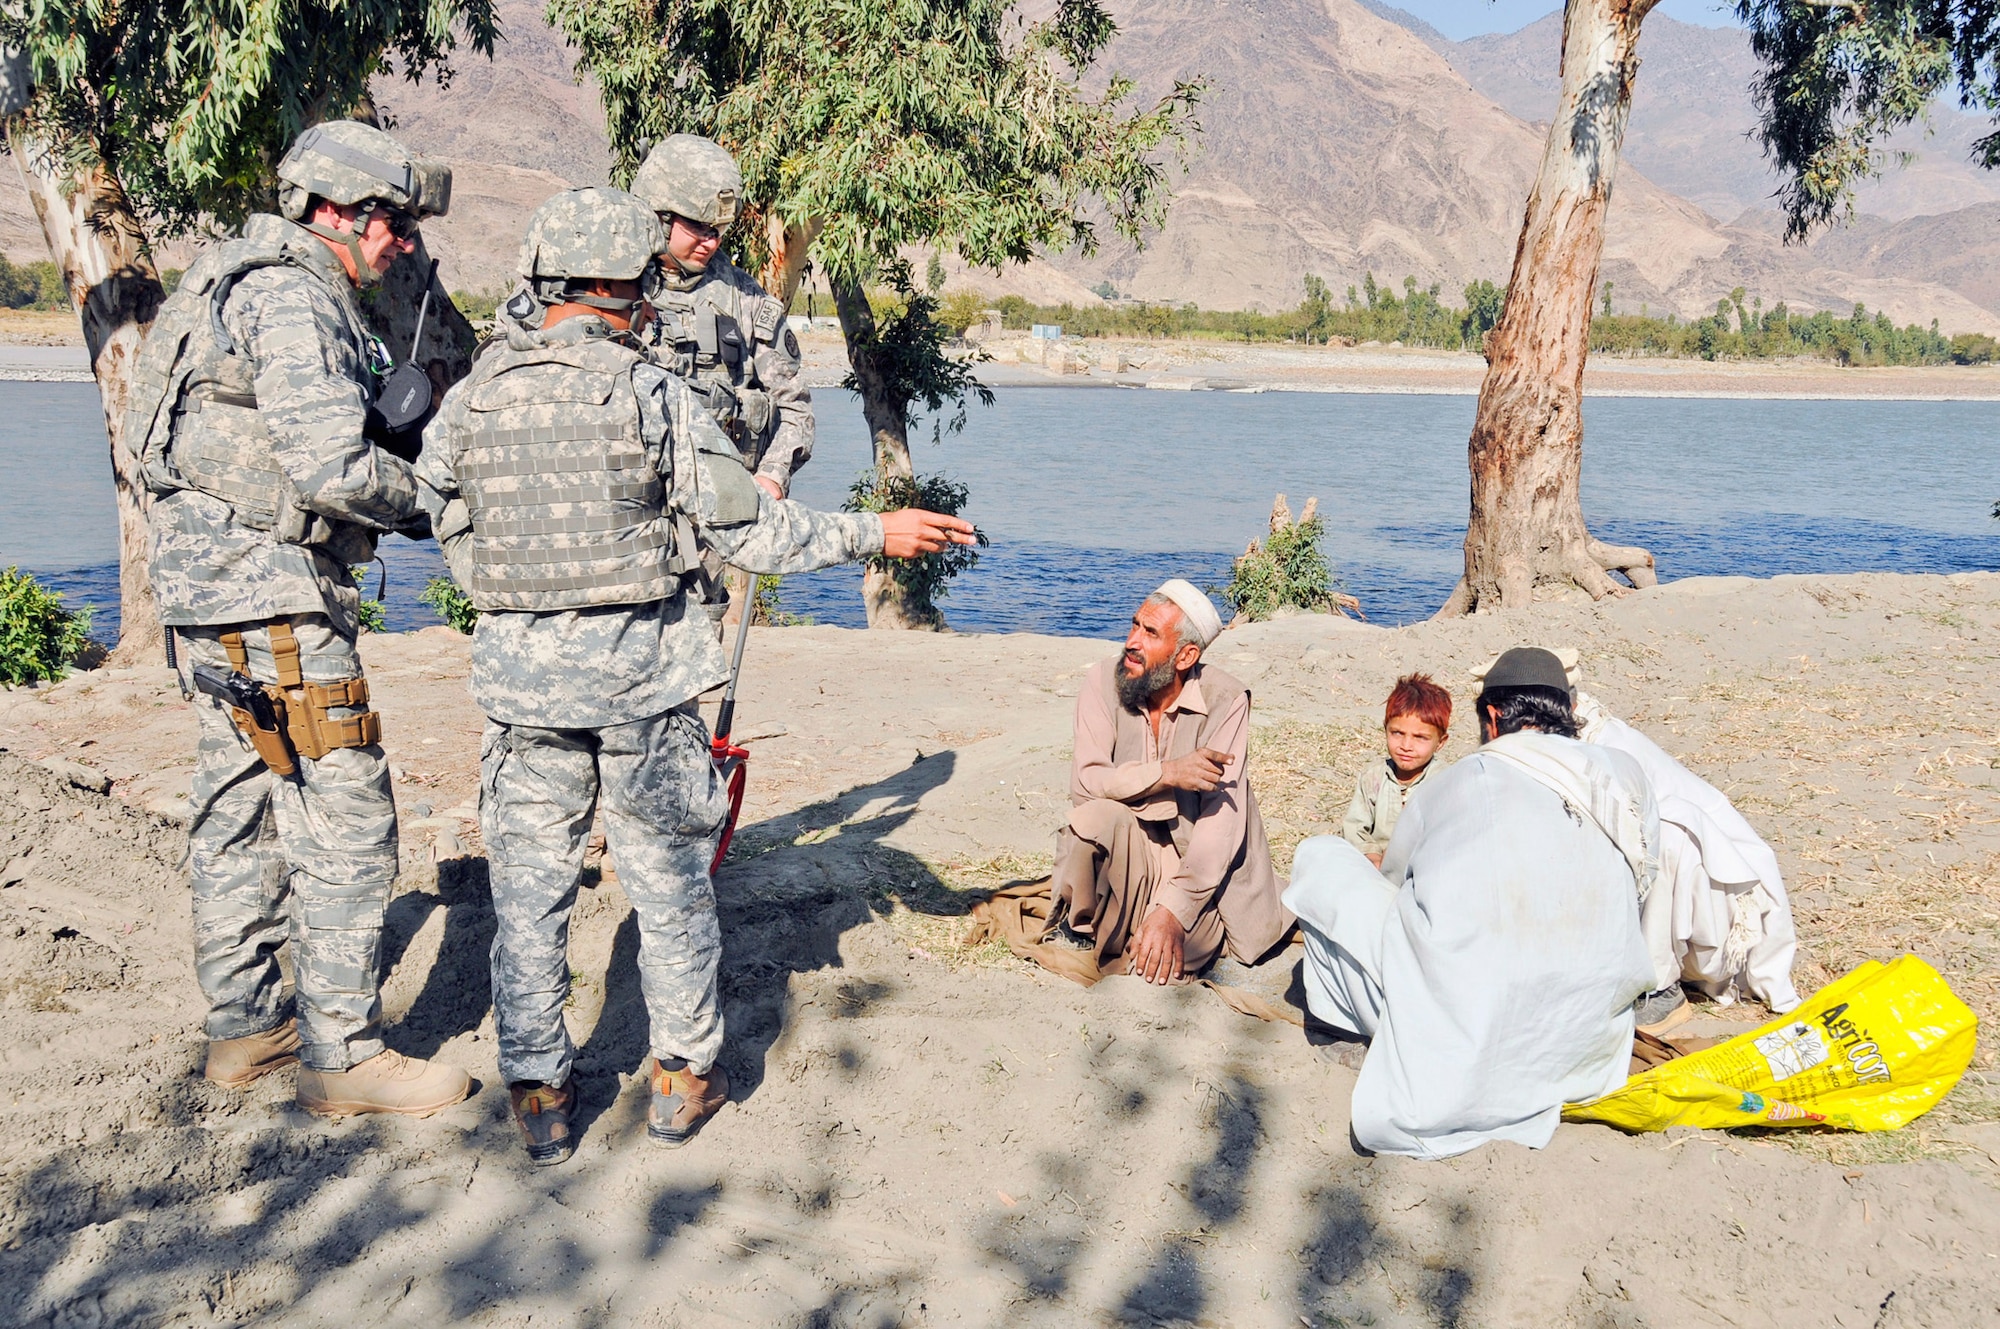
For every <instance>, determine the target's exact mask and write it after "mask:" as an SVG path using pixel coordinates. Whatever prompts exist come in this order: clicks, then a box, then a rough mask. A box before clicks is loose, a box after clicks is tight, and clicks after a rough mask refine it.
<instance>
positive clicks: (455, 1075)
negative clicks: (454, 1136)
mask: <svg viewBox="0 0 2000 1329" xmlns="http://www.w3.org/2000/svg"><path fill="white" fill-rule="evenodd" d="M471 1092H472V1077H471V1076H469V1075H467V1074H466V1073H465V1072H464V1071H462V1070H460V1069H459V1068H458V1067H456V1066H447V1065H445V1064H444V1063H443V1062H438V1061H424V1060H422V1059H420V1058H417V1057H406V1056H404V1055H403V1054H402V1053H400V1052H397V1051H395V1050H394V1049H391V1048H384V1049H383V1050H382V1051H380V1052H378V1053H376V1054H375V1055H374V1056H372V1057H370V1058H369V1059H368V1060H366V1061H364V1062H362V1063H360V1064H359V1065H357V1066H350V1067H348V1068H347V1069H346V1070H344V1071H316V1070H314V1069H313V1068H312V1067H310V1066H301V1067H299V1106H300V1107H302V1108H304V1109H305V1110H306V1111H308V1112H310V1113H313V1114H314V1115H315V1116H321V1117H358V1116H360V1115H361V1114H362V1113H364V1112H396V1113H401V1114H403V1115H404V1116H410V1117H428V1116H429V1115H430V1114H431V1113H433V1112H438V1111H441V1110H442V1109H444V1108H448V1107H450V1106H451V1105H452V1104H453V1103H457V1102H460V1101H461V1100H463V1099H464V1098H465V1096H466V1095H467V1094H469V1093H471Z"/></svg>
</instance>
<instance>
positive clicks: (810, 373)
mask: <svg viewBox="0 0 2000 1329" xmlns="http://www.w3.org/2000/svg"><path fill="white" fill-rule="evenodd" d="M799 342H800V346H801V349H802V350H803V351H804V353H805V363H806V378H807V381H808V382H809V383H810V384H811V385H812V386H813V387H815V388H831V387H835V386H838V385H839V383H840V382H841V380H842V379H844V378H845V377H846V375H847V351H846V346H845V344H844V343H843V342H842V340H841V338H840V335H839V333H838V332H834V331H828V330H825V329H820V328H815V329H814V330H812V331H811V332H808V333H806V334H805V335H803V336H802V337H800V339H799ZM1065 344H1066V345H1067V346H1068V347H1069V348H1070V351H1071V352H1072V353H1073V354H1074V356H1075V357H1078V358H1074V359H1071V360H1070V361H1068V362H1067V364H1068V367H1067V368H1065V367H1063V366H1062V365H1058V367H1056V368H1050V367H1048V366H1047V365H1045V364H1042V363H1040V362H1039V361H1034V360H1031V361H1029V362H1025V363H1024V362H1023V360H1022V356H1023V354H1029V355H1033V354H1034V353H1035V348H1033V347H1032V346H1031V345H1030V343H1029V341H1028V339H1027V338H1022V337H1011V336H1010V337H1008V338H1006V339H1004V340H1001V341H998V342H995V343H992V344H990V345H989V346H987V347H986V348H985V351H986V353H987V354H988V355H990V356H991V357H992V358H991V359H990V360H988V361H984V362H982V363H981V364H980V365H979V367H978V371H977V372H978V375H979V378H980V381H982V382H984V383H986V384H988V385H989V386H992V387H999V388H1006V387H1124V388H1141V389H1154V390H1170V391H1189V390H1195V391H1201V390H1207V391H1252V392H1324V393H1371V394H1373V393H1387V394H1441V395H1445V396H1465V397H1472V396H1477V395H1478V394H1479V384H1480V381H1481V379H1482V378H1483V377H1484V375H1485V372H1486V361H1485V360H1484V359H1483V358H1482V357H1480V356H1479V355H1477V354H1475V353H1472V352H1469V351H1437V350H1427V349H1421V348H1409V347H1396V346H1356V347H1325V346H1277V345H1264V344H1258V345H1250V344H1240V343H1228V342H1205V341H1174V340H1165V341H1124V340H1096V339H1080V338H1072V339H1069V340H1068V341H1067V342H1066V343H1065ZM7 380H14V381H28V382H88V381H90V360H89V357H88V356H87V355H86V354H85V352H84V349H83V336H82V333H81V332H80V331H79V330H78V329H77V326H76V321H75V319H74V318H72V317H70V316H69V315H67V314H40V313H34V312H32V311H23V310H0V381H7ZM1584 392H1585V393H1586V395H1589V396H1593V397H1690V398H1716V399H1743V398H1749V399H1767V400H1773V401H1786V400H1791V401H2000V365H1972V366H1966V365H1933V366H1915V367H1903V368H1883V369H1849V368H1842V367H1841V366H1839V365H1836V364H1832V363H1829V362H1827V361H1823V360H1789V361H1754V360H1744V361H1714V362H1710V361H1703V360H1657V359H1644V358H1638V357H1632V358H1627V357H1622V356H1608V355H1600V356H1596V357H1593V358H1592V360H1591V361H1590V365H1589V367H1588V369H1586V370H1585V372H1584Z"/></svg>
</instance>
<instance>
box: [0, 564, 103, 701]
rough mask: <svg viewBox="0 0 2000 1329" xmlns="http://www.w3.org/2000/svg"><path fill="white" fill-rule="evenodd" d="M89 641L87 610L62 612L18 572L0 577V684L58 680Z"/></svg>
mask: <svg viewBox="0 0 2000 1329" xmlns="http://www.w3.org/2000/svg"><path fill="white" fill-rule="evenodd" d="M89 640H90V610H89V608H88V607H86V608H83V609H65V608H64V607H63V598H62V593H61V592H59V591H51V590H48V589H46V588H45V587H43V586H42V584H41V583H40V582H38V581H36V580H35V579H34V578H33V577H31V576H29V575H28V574H27V573H25V572H23V571H21V570H20V569H19V568H11V567H10V568H8V569H7V570H6V571H5V572H0V683H5V684H7V685H8V686H10V687H12V686H15V685H18V684H22V683H34V682H38V681H40V680H42V679H45V678H46V679H57V678H61V677H62V676H63V673H64V671H65V670H67V669H68V668H69V665H70V662H71V661H72V660H74V659H76V657H77V654H78V652H80V651H82V650H83V648H84V646H85V645H86V644H87V643H88V642H89Z"/></svg>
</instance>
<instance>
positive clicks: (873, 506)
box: [841, 470, 990, 605]
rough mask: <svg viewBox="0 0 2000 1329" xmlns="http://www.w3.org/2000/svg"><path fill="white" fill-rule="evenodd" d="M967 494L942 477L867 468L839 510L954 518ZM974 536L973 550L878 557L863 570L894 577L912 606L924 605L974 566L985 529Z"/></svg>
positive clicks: (953, 547) (966, 547)
mask: <svg viewBox="0 0 2000 1329" xmlns="http://www.w3.org/2000/svg"><path fill="white" fill-rule="evenodd" d="M967 496H968V491H967V490H966V487H965V486H964V485H962V484H958V483H956V482H954V481H952V480H948V479H946V478H945V477H944V476H942V475H920V476H917V477H916V478H915V479H913V480H911V479H905V478H903V477H902V476H899V475H891V476H878V474H877V472H875V471H874V470H867V471H863V472H862V473H861V475H860V476H859V477H858V478H857V479H856V480H855V481H854V487H853V488H852V489H850V490H849V491H848V495H847V501H846V502H845V503H843V504H841V507H843V508H844V509H845V510H847V511H848V512H894V511H896V510H897V509H898V508H924V509H927V510H929V511H931V512H942V513H944V514H946V515H947V516H953V517H955V516H957V515H958V514H959V512H960V511H961V510H962V509H963V508H964V507H965V500H966V498H967ZM973 534H974V535H975V536H976V537H977V538H978V541H979V543H978V545H977V546H972V545H949V546H947V547H946V548H945V549H944V550H943V552H941V553H936V554H925V555H923V556H921V557H919V558H883V557H881V556H879V555H878V556H876V557H874V558H871V559H869V560H868V566H869V567H871V568H873V569H874V570H875V571H877V572H887V573H888V574H889V575H890V576H891V577H893V578H895V580H896V584H897V585H899V586H901V587H902V588H903V589H904V590H905V591H906V592H908V593H909V596H910V599H911V600H912V602H913V603H915V604H919V605H929V604H932V603H934V602H936V601H937V600H940V599H943V598H944V596H945V595H946V594H947V593H948V591H949V584H950V582H951V579H952V578H953V577H956V576H958V574H959V573H961V572H964V571H966V570H967V569H968V568H970V567H972V566H973V565H974V564H975V563H977V562H979V550H980V549H982V548H984V547H985V546H986V545H987V544H989V543H990V541H988V540H987V538H986V533H985V532H984V531H979V530H976V529H975V530H974V532H973Z"/></svg>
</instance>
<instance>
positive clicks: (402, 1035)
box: [381, 858, 498, 1057]
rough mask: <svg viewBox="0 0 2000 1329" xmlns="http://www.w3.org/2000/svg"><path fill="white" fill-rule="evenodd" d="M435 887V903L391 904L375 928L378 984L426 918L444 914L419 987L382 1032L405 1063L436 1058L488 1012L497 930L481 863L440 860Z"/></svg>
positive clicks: (425, 898) (402, 899)
mask: <svg viewBox="0 0 2000 1329" xmlns="http://www.w3.org/2000/svg"><path fill="white" fill-rule="evenodd" d="M437 884H438V889H437V893H436V894H435V895H433V894H429V893H426V892H423V891H409V892H406V893H405V894H402V895H399V896H397V897H396V898H395V899H393V900H391V901H390V902H389V910H388V916H387V919H386V920H385V925H384V928H383V937H382V951H383V954H382V965H381V973H382V976H383V978H384V980H385V981H386V979H387V977H388V975H389V974H390V973H392V972H393V971H394V970H395V968H396V967H397V965H399V964H400V963H402V960H403V957H404V955H405V954H406V953H407V951H408V949H409V946H410V943H411V942H412V941H413V940H415V938H416V934H417V933H418V932H419V931H420V930H421V929H422V928H423V926H424V924H425V923H426V922H428V921H429V920H430V917H431V915H432V914H433V913H435V912H436V911H437V910H439V909H443V910H444V911H445V915H444V936H443V937H442V938H441V939H440V941H439V943H438V951H437V956H436V958H435V959H434V960H432V962H431V966H430V968H429V969H428V970H427V971H425V974H424V986H423V988H422V990H421V991H419V992H418V993H417V995H416V998H415V999H414V1000H413V1001H411V1003H410V1008H409V1010H408V1011H407V1012H405V1013H404V1015H403V1018H402V1019H401V1020H399V1021H397V1022H396V1024H395V1025H394V1026H392V1027H391V1028H390V1030H389V1035H388V1039H389V1042H390V1044H391V1045H392V1046H393V1047H394V1048H395V1049H396V1050H397V1051H398V1052H402V1053H404V1054H406V1055H408V1056H412V1057H434V1056H436V1055H437V1053H438V1050H439V1049H440V1048H442V1047H443V1046H444V1045H445V1044H446V1043H449V1042H450V1041H451V1040H452V1039H454V1038H457V1037H458V1036H459V1035H461V1034H466V1033H470V1032H472V1031H473V1030H475V1029H477V1028H479V1026H480V1023H481V1022H482V1021H483V1020H485V1018H486V1013H487V1012H488V1011H489V1010H491V1009H492V1008H493V975H492V968H491V951H492V945H493V932H494V929H495V927H496V926H498V924H497V921H496V919H495V918H494V914H493V896H492V892H491V890H490V889H489V888H488V885H487V873H486V860H485V859H483V858H457V859H447V860H445V861H444V862H442V863H440V864H438V877H437Z"/></svg>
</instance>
